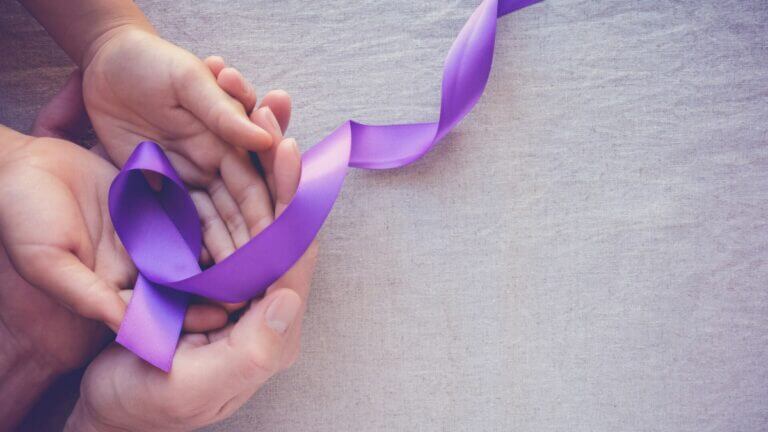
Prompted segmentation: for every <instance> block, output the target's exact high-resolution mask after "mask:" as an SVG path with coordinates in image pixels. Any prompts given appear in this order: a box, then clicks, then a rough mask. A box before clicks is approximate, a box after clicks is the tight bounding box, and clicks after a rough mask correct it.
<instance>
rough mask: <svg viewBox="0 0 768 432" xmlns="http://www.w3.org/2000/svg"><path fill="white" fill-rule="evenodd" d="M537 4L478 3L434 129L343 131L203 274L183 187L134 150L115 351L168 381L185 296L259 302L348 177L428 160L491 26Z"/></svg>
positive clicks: (152, 153) (487, 59)
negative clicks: (268, 218) (276, 213)
mask: <svg viewBox="0 0 768 432" xmlns="http://www.w3.org/2000/svg"><path fill="white" fill-rule="evenodd" d="M537 1H539V0H506V1H504V0H502V1H499V0H484V1H483V2H482V3H481V4H480V6H479V7H478V8H477V9H476V10H475V11H474V13H473V14H472V16H471V17H470V18H469V21H468V22H467V23H466V24H465V26H464V28H463V29H462V30H461V33H460V34H459V36H458V37H457V39H456V41H455V42H454V43H453V46H452V47H451V49H450V52H449V53H448V56H447V59H446V62H445V68H444V72H443V85H442V100H441V104H440V117H439V120H438V121H437V122H435V123H417V124H401V125H388V126H369V125H364V124H360V123H356V122H354V121H348V122H346V123H344V124H342V125H341V126H339V127H338V128H337V129H336V130H335V131H334V132H333V133H331V134H330V135H329V136H327V137H326V138H325V139H323V140H322V141H320V142H319V143H318V144H316V145H315V146H314V147H312V148H310V149H309V150H308V151H307V152H305V153H304V155H303V156H302V171H301V180H300V182H299V187H298V190H297V192H296V195H295V196H294V198H293V200H292V201H291V203H290V205H289V206H288V207H287V208H286V209H285V211H284V212H283V214H282V215H281V216H280V217H279V218H277V220H275V221H274V222H273V223H272V224H271V225H270V226H269V227H267V228H266V229H265V230H264V231H262V232H261V233H260V234H259V235H257V236H256V237H254V238H253V239H251V241H250V242H248V243H247V244H245V245H244V246H243V247H241V248H240V249H238V250H237V251H235V253H233V254H232V255H231V256H229V257H228V258H227V259H225V260H223V261H221V262H219V263H218V264H216V265H214V266H213V267H211V268H209V269H207V270H205V271H201V270H200V267H199V265H198V261H197V258H198V257H199V256H200V250H201V233H200V222H199V218H198V215H197V212H196V210H195V207H194V205H193V203H192V200H191V198H190V197H189V194H188V193H187V190H186V189H185V187H184V184H183V183H182V182H181V180H180V179H179V178H178V175H177V174H176V172H175V171H174V169H173V167H172V166H171V164H170V162H169V161H168V159H167V158H166V157H165V155H164V154H163V152H162V150H161V149H160V147H159V146H158V145H157V144H155V143H151V142H143V143H141V144H139V146H138V147H136V150H135V151H134V153H133V155H132V156H131V158H130V159H129V160H128V162H126V164H125V166H124V167H123V169H122V170H121V171H120V174H119V175H118V176H117V177H116V178H115V181H114V182H113V183H112V187H111V188H110V191H109V209H110V214H111V216H112V222H113V223H114V226H115V230H116V231H117V233H118V235H119V236H120V239H121V240H122V242H123V244H124V245H125V248H126V250H127V251H128V253H129V255H130V256H131V258H132V259H133V262H134V263H135V264H136V267H137V268H138V269H139V273H140V276H139V278H138V280H137V282H136V286H135V290H134V295H133V298H132V299H131V303H130V304H129V306H128V310H127V312H126V315H125V319H124V320H123V323H122V325H121V327H120V331H119V332H118V335H117V342H119V343H120V344H122V345H124V346H125V347H127V348H128V349H130V350H131V351H133V352H134V353H136V354H137V355H138V356H139V357H141V358H143V359H145V360H146V361H148V362H149V363H151V364H153V365H155V366H157V367H158V368H160V369H162V370H164V371H169V370H170V368H171V364H172V362H173V354H174V352H175V350H176V344H177V342H178V338H179V334H180V331H181V326H182V323H183V320H184V313H185V311H186V307H187V303H188V301H189V295H190V294H195V295H199V296H203V297H207V298H210V299H213V300H219V301H226V302H239V301H244V300H248V299H251V298H254V297H258V296H260V295H262V294H263V293H264V291H265V290H266V289H267V287H269V286H270V284H272V282H274V281H275V280H276V279H277V278H279V277H280V276H281V275H282V274H283V273H285V272H286V271H287V270H288V269H290V268H291V266H292V265H293V263H295V262H296V260H298V259H299V257H301V255H302V254H303V253H304V251H305V250H306V249H307V247H308V246H309V244H310V243H311V242H312V239H314V237H315V236H316V235H317V233H318V231H319V230H320V227H321V226H322V225H323V222H324V221H325V218H326V217H327V216H328V214H329V213H330V211H331V208H332V207H333V203H334V201H335V200H336V197H337V196H338V194H339V191H340V190H341V186H342V183H343V182H344V177H345V176H346V173H347V169H348V167H356V168H366V169H385V168H396V167H401V166H404V165H407V164H409V163H411V162H413V161H415V160H416V159H419V158H420V157H422V156H423V155H424V154H425V153H426V152H428V151H429V149H430V148H432V146H433V145H435V143H437V142H438V141H439V140H440V139H441V138H443V137H444V136H445V135H446V134H448V132H450V130H451V129H453V128H454V127H455V126H456V124H458V123H459V121H461V119H462V118H464V116H466V115H467V113H469V111H470V110H471V109H472V107H473V106H474V105H475V104H476V103H477V100H478V99H479V98H480V96H481V95H482V93H483V90H484V89H485V85H486V83H487V81H488V76H489V74H490V70H491V63H492V61H493V46H494V41H495V36H496V19H497V18H498V17H500V16H502V15H504V14H507V13H510V12H513V11H515V10H517V9H520V8H522V7H525V6H528V5H530V4H533V3H536V2H537ZM142 171H154V172H156V173H159V174H160V175H162V176H163V177H164V183H163V188H162V190H161V192H155V191H153V190H152V189H151V188H150V187H149V186H148V184H147V183H146V181H145V180H144V175H143V173H142Z"/></svg>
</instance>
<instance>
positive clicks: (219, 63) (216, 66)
mask: <svg viewBox="0 0 768 432" xmlns="http://www.w3.org/2000/svg"><path fill="white" fill-rule="evenodd" d="M203 63H205V65H206V66H208V69H210V71H211V73H212V74H213V76H215V77H218V76H219V73H220V72H221V70H222V69H224V68H225V67H226V66H227V64H226V63H225V62H224V59H223V58H222V57H221V56H208V57H206V58H205V60H203Z"/></svg>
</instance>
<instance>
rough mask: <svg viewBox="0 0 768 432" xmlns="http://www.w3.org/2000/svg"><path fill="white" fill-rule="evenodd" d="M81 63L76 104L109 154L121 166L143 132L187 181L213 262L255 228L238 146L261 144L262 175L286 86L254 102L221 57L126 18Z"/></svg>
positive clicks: (286, 114) (284, 107) (286, 102)
mask: <svg viewBox="0 0 768 432" xmlns="http://www.w3.org/2000/svg"><path fill="white" fill-rule="evenodd" d="M82 69H83V81H82V92H83V97H84V105H85V108H86V109H87V112H88V116H89V117H90V121H91V123H92V124H93V128H94V130H95V132H96V134H97V136H98V138H99V140H100V142H101V144H102V145H103V148H104V150H105V151H106V153H107V155H108V156H109V158H110V159H111V160H112V161H113V162H114V163H115V164H116V165H117V166H122V165H123V164H124V163H125V161H126V160H127V159H128V157H129V156H130V154H131V153H132V151H133V150H134V148H135V147H136V145H137V144H138V143H140V142H141V141H145V140H150V141H154V142H156V143H158V144H159V145H160V146H161V147H163V149H164V150H165V152H166V154H167V155H168V157H169V159H170V160H171V163H172V164H173V166H174V168H175V169H176V170H177V171H178V173H179V175H180V177H181V178H182V180H184V182H185V183H186V184H187V185H188V187H189V188H190V189H192V190H193V199H194V201H195V204H196V206H197V208H198V212H199V213H200V214H201V217H202V218H203V222H204V228H205V230H206V233H205V235H204V243H205V248H206V250H207V252H208V253H209V255H210V256H212V258H213V260H214V261H218V260H220V259H222V258H223V257H225V256H226V255H228V254H231V253H232V252H233V251H234V249H236V248H238V247H240V246H242V245H243V244H244V243H245V242H246V241H248V240H249V239H250V238H251V237H252V235H253V232H255V231H257V230H260V229H261V228H263V226H264V224H265V223H266V221H267V219H268V218H266V217H264V213H263V211H262V210H261V207H262V206H261V203H260V201H259V199H258V198H257V197H259V196H261V193H262V192H261V191H260V190H257V189H258V188H259V187H260V186H259V185H258V183H259V182H258V181H257V179H259V174H258V173H257V171H256V169H255V168H254V166H253V165H252V164H251V163H250V160H249V155H248V154H247V151H254V152H259V153H260V157H261V159H262V162H263V165H264V168H265V171H266V174H267V176H268V177H269V176H270V172H269V171H270V169H269V168H271V164H272V160H273V159H274V150H272V151H270V148H271V147H272V145H273V143H274V144H277V143H279V142H280V141H281V140H282V135H283V133H284V131H285V128H286V127H287V124H288V121H289V118H290V107H291V101H290V98H289V97H288V95H287V94H286V93H285V92H282V91H275V92H270V93H268V94H267V95H266V96H265V97H264V99H263V100H262V101H261V104H260V106H259V108H258V109H256V110H254V108H255V107H256V103H257V100H256V93H255V91H254V90H253V88H252V87H251V86H250V85H249V84H248V83H247V82H246V81H245V80H244V79H243V78H242V76H241V75H240V74H239V73H238V72H237V71H236V70H234V69H232V68H228V67H226V65H225V64H224V63H223V61H222V60H221V59H220V58H210V59H208V60H206V61H205V62H203V61H201V60H200V59H198V58H197V57H196V56H194V55H193V54H191V53H190V52H188V51H186V50H184V49H182V48H179V47H178V46H176V45H174V44H172V43H170V42H168V41H165V40H163V39H162V38H160V37H158V36H157V35H155V34H153V33H152V32H150V31H147V30H145V29H140V28H134V27H131V26H123V27H120V28H119V29H118V30H115V31H113V32H109V33H108V34H107V36H105V37H104V38H101V39H100V40H99V42H98V43H97V44H94V48H93V49H92V50H89V52H88V54H87V55H86V56H85V58H84V60H83V67H82ZM249 114H250V116H249ZM267 184H268V185H272V184H273V181H272V180H270V179H269V178H268V183H267ZM272 192H274V190H272ZM254 208H255V209H256V210H254Z"/></svg>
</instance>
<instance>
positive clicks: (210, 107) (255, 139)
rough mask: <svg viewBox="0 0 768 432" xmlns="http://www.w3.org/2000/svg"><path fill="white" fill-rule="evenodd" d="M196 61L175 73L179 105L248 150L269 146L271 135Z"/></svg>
mask: <svg viewBox="0 0 768 432" xmlns="http://www.w3.org/2000/svg"><path fill="white" fill-rule="evenodd" d="M199 63H200V64H199V65H198V64H191V65H189V66H188V67H187V68H186V70H184V71H183V72H180V73H179V75H178V76H176V77H174V88H175V89H176V94H177V97H178V98H179V102H180V103H181V105H182V106H183V107H184V108H186V109H187V110H189V111H190V112H191V113H192V114H193V115H194V116H195V117H197V118H198V119H199V120H200V121H201V122H202V123H203V124H205V126H206V127H208V129H209V130H210V131H211V132H213V133H214V134H215V135H217V136H218V137H219V138H221V139H222V140H223V141H225V142H227V143H229V144H232V145H235V146H237V147H241V148H243V149H245V150H250V151H263V150H266V149H268V148H269V147H270V146H271V145H272V136H271V135H270V134H269V133H268V132H267V131H265V130H264V129H262V128H260V127H259V126H257V125H255V124H253V122H251V121H250V120H249V119H248V116H247V114H246V113H245V108H243V106H242V105H240V103H239V102H237V101H236V100H235V99H233V98H232V97H230V96H229V95H228V94H227V93H226V92H225V91H224V90H222V89H221V87H219V85H218V84H217V83H216V79H215V77H214V76H213V74H212V73H211V71H210V70H208V68H207V67H206V66H205V65H204V64H203V63H202V62H199Z"/></svg>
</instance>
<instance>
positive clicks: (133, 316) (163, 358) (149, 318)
mask: <svg viewBox="0 0 768 432" xmlns="http://www.w3.org/2000/svg"><path fill="white" fill-rule="evenodd" d="M188 303H189V294H187V293H184V292H180V291H175V290H172V289H168V288H165V287H163V286H160V285H155V284H153V283H152V282H150V281H148V280H147V279H146V278H144V276H142V275H141V274H139V277H138V279H136V285H135V286H134V288H133V296H132V297H131V302H130V304H129V305H128V310H126V312H125V318H124V319H123V322H122V323H121V324H120V331H118V333H117V338H116V339H115V340H116V342H117V343H119V344H120V345H122V346H124V347H126V348H128V349H129V350H131V351H133V353H134V354H136V355H137V356H139V357H141V358H142V359H144V360H146V361H147V362H149V363H150V364H152V365H153V366H156V367H158V368H160V369H162V370H163V371H165V372H168V371H170V370H171V365H172V363H173V354H174V353H175V352H176V345H177V343H178V340H179V335H180V334H181V327H182V324H183V323H184V314H185V313H186V311H187V305H188Z"/></svg>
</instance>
